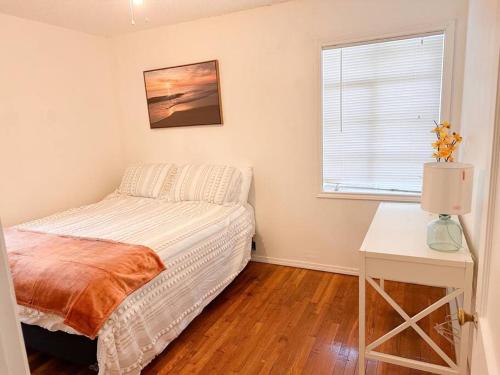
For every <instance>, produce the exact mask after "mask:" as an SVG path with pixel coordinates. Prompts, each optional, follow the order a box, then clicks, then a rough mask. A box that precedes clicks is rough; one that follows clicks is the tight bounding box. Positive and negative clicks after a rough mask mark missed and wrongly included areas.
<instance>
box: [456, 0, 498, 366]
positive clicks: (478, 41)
mask: <svg viewBox="0 0 500 375" xmlns="http://www.w3.org/2000/svg"><path fill="white" fill-rule="evenodd" d="M499 49H500V1H499V0H471V1H470V4H469V20H468V33H467V53H466V65H465V72H464V95H463V103H462V132H463V135H464V138H465V139H466V142H465V143H464V149H463V153H462V155H461V156H462V160H463V161H465V162H469V163H472V164H473V165H474V168H475V179H474V184H475V186H474V198H473V205H472V212H471V213H470V214H468V215H465V216H464V217H463V218H462V219H463V224H464V229H465V231H466V233H467V235H468V237H469V244H470V245H471V249H472V250H473V251H474V253H475V255H476V260H477V262H476V265H477V268H478V271H479V273H478V275H479V276H478V280H477V285H478V290H477V293H476V310H477V312H478V314H479V318H480V319H479V330H478V331H477V332H475V341H474V348H473V357H472V374H473V375H475V374H478V375H480V374H481V375H483V374H487V373H489V374H491V375H493V374H498V373H500V367H498V366H500V363H499V362H498V360H499V353H500V324H499V320H498V316H499V315H500V301H499V299H498V287H497V285H499V283H500V276H499V275H500V274H499V272H498V269H499V268H500V258H499V249H500V189H499V187H498V183H499V182H500V180H499V181H493V182H492V183H493V184H494V185H496V186H497V187H496V189H497V192H496V197H495V196H491V197H490V196H489V195H490V194H489V192H490V191H489V188H490V187H489V181H490V168H491V160H492V138H493V134H494V124H495V111H496V110H495V108H496V101H497V95H498V86H497V82H498V69H499ZM497 126H498V125H497ZM497 131H500V129H497ZM496 152H498V150H497V151H496ZM492 193H493V192H492ZM495 199H496V201H497V203H496V213H495V221H494V227H493V232H492V233H491V241H492V250H491V253H490V254H489V253H488V251H487V248H488V246H487V242H488V240H487V227H488V221H487V219H488V208H490V210H491V211H492V212H494V211H495V207H494V206H493V205H491V204H490V200H491V202H494V201H495ZM483 275H484V276H485V277H484V279H483ZM488 285H489V288H488ZM487 368H489V370H487ZM488 371H489V372H488Z"/></svg>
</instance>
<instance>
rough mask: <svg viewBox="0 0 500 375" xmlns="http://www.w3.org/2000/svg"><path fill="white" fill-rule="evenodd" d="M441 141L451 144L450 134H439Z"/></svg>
mask: <svg viewBox="0 0 500 375" xmlns="http://www.w3.org/2000/svg"><path fill="white" fill-rule="evenodd" d="M439 139H440V140H441V141H443V142H444V143H450V142H451V141H450V136H449V135H448V132H447V131H446V130H441V131H440V132H439Z"/></svg>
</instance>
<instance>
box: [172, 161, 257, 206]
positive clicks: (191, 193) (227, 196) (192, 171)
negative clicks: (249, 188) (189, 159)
mask: <svg viewBox="0 0 500 375" xmlns="http://www.w3.org/2000/svg"><path fill="white" fill-rule="evenodd" d="M242 180H243V174H242V172H241V171H240V170H239V169H238V168H235V167H231V166H227V165H207V164H187V165H184V166H182V167H180V168H179V169H178V171H177V176H176V178H175V182H174V184H173V186H172V189H171V192H170V196H169V200H172V201H175V202H179V201H206V202H209V203H215V204H224V203H229V202H239V201H240V199H241V198H240V197H241V184H242ZM247 194H248V193H247Z"/></svg>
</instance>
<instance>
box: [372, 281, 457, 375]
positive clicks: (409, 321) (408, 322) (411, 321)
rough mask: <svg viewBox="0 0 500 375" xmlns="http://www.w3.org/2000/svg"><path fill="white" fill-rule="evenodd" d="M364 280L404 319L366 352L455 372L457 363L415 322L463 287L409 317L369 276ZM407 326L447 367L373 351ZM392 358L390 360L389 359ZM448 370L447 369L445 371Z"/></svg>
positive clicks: (387, 359) (387, 360)
mask: <svg viewBox="0 0 500 375" xmlns="http://www.w3.org/2000/svg"><path fill="white" fill-rule="evenodd" d="M366 280H367V281H368V283H369V284H370V285H371V286H372V287H373V288H374V289H375V290H376V291H377V292H378V293H379V294H380V295H381V296H382V297H384V299H385V300H386V301H387V302H388V303H389V305H391V306H392V308H393V309H394V310H396V311H397V312H398V313H399V315H401V317H402V318H403V319H404V320H405V321H404V323H402V324H400V325H399V326H397V327H396V328H394V329H392V330H391V331H389V332H388V333H386V334H385V335H383V336H381V337H379V338H378V339H377V340H375V341H373V342H372V343H371V344H369V345H368V346H367V347H366V351H367V353H369V354H370V356H371V357H378V359H380V360H385V361H386V362H392V363H395V361H394V359H396V358H401V359H404V360H405V361H407V362H409V363H410V362H411V363H414V364H422V365H427V366H430V367H431V368H429V369H428V370H429V371H432V369H434V370H435V371H433V372H437V373H440V372H446V373H448V372H449V373H451V374H456V373H457V372H458V367H457V364H456V363H455V362H453V360H452V359H451V358H450V357H449V356H448V355H447V354H446V353H445V352H444V351H443V350H442V349H441V348H440V347H439V346H438V345H437V344H436V343H435V342H434V341H433V340H432V339H431V338H430V337H429V335H427V334H426V333H425V332H424V331H423V330H422V328H420V327H419V326H418V325H417V322H418V321H419V320H420V319H422V318H424V317H425V316H427V315H429V314H430V313H432V312H433V311H435V310H437V309H439V308H440V307H441V306H443V305H444V304H446V303H448V302H450V301H451V300H453V299H454V298H456V297H457V296H459V295H460V294H462V293H463V292H464V290H463V289H461V288H458V289H455V290H454V291H453V292H451V293H450V294H447V295H446V296H444V297H443V298H441V299H440V300H439V301H436V302H434V303H433V304H432V305H430V306H429V307H427V308H426V309H424V310H422V311H420V312H419V313H418V314H416V315H414V316H412V317H410V316H409V315H408V314H407V313H406V312H405V311H404V310H403V309H402V308H401V307H400V306H399V305H398V304H397V303H396V302H395V301H394V300H393V299H392V298H391V296H390V295H389V294H387V293H386V292H385V290H384V289H382V287H381V286H380V285H379V284H377V283H376V282H375V281H374V280H373V279H372V278H371V277H368V276H367V277H366ZM408 327H412V328H413V329H414V330H415V331H416V332H417V333H418V334H419V335H420V336H421V337H422V338H423V339H424V340H425V342H426V343H427V344H429V346H430V347H431V348H432V349H434V351H435V352H436V353H437V354H438V355H439V356H440V357H441V358H442V359H443V360H444V361H445V362H446V363H447V364H448V366H449V368H447V367H445V366H438V365H431V364H427V363H425V362H421V361H415V360H410V359H407V358H402V357H397V356H393V355H389V354H385V353H381V352H376V351H374V350H373V349H375V348H376V347H377V346H379V345H381V344H382V343H384V342H386V341H387V340H389V339H390V338H391V337H394V336H395V335H397V334H398V333H400V332H402V331H403V330H405V329H406V328H408ZM391 359H392V360H391ZM446 370H448V371H446Z"/></svg>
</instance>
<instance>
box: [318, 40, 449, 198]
mask: <svg viewBox="0 0 500 375" xmlns="http://www.w3.org/2000/svg"><path fill="white" fill-rule="evenodd" d="M443 52H444V33H443V32H440V33H435V34H426V35H421V36H413V37H406V38H404V39H393V40H384V41H376V42H367V43H363V44H355V45H348V46H338V47H327V48H324V49H323V51H322V68H323V69H322V71H323V77H322V78H323V191H324V192H340V193H363V194H397V195H419V194H420V190H421V184H422V170H423V168H422V164H423V163H425V162H427V161H433V159H432V158H431V154H432V150H431V143H432V142H433V140H434V137H435V135H434V134H433V133H431V130H432V128H433V127H434V122H433V121H434V120H436V121H439V119H440V112H441V92H442V76H443Z"/></svg>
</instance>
